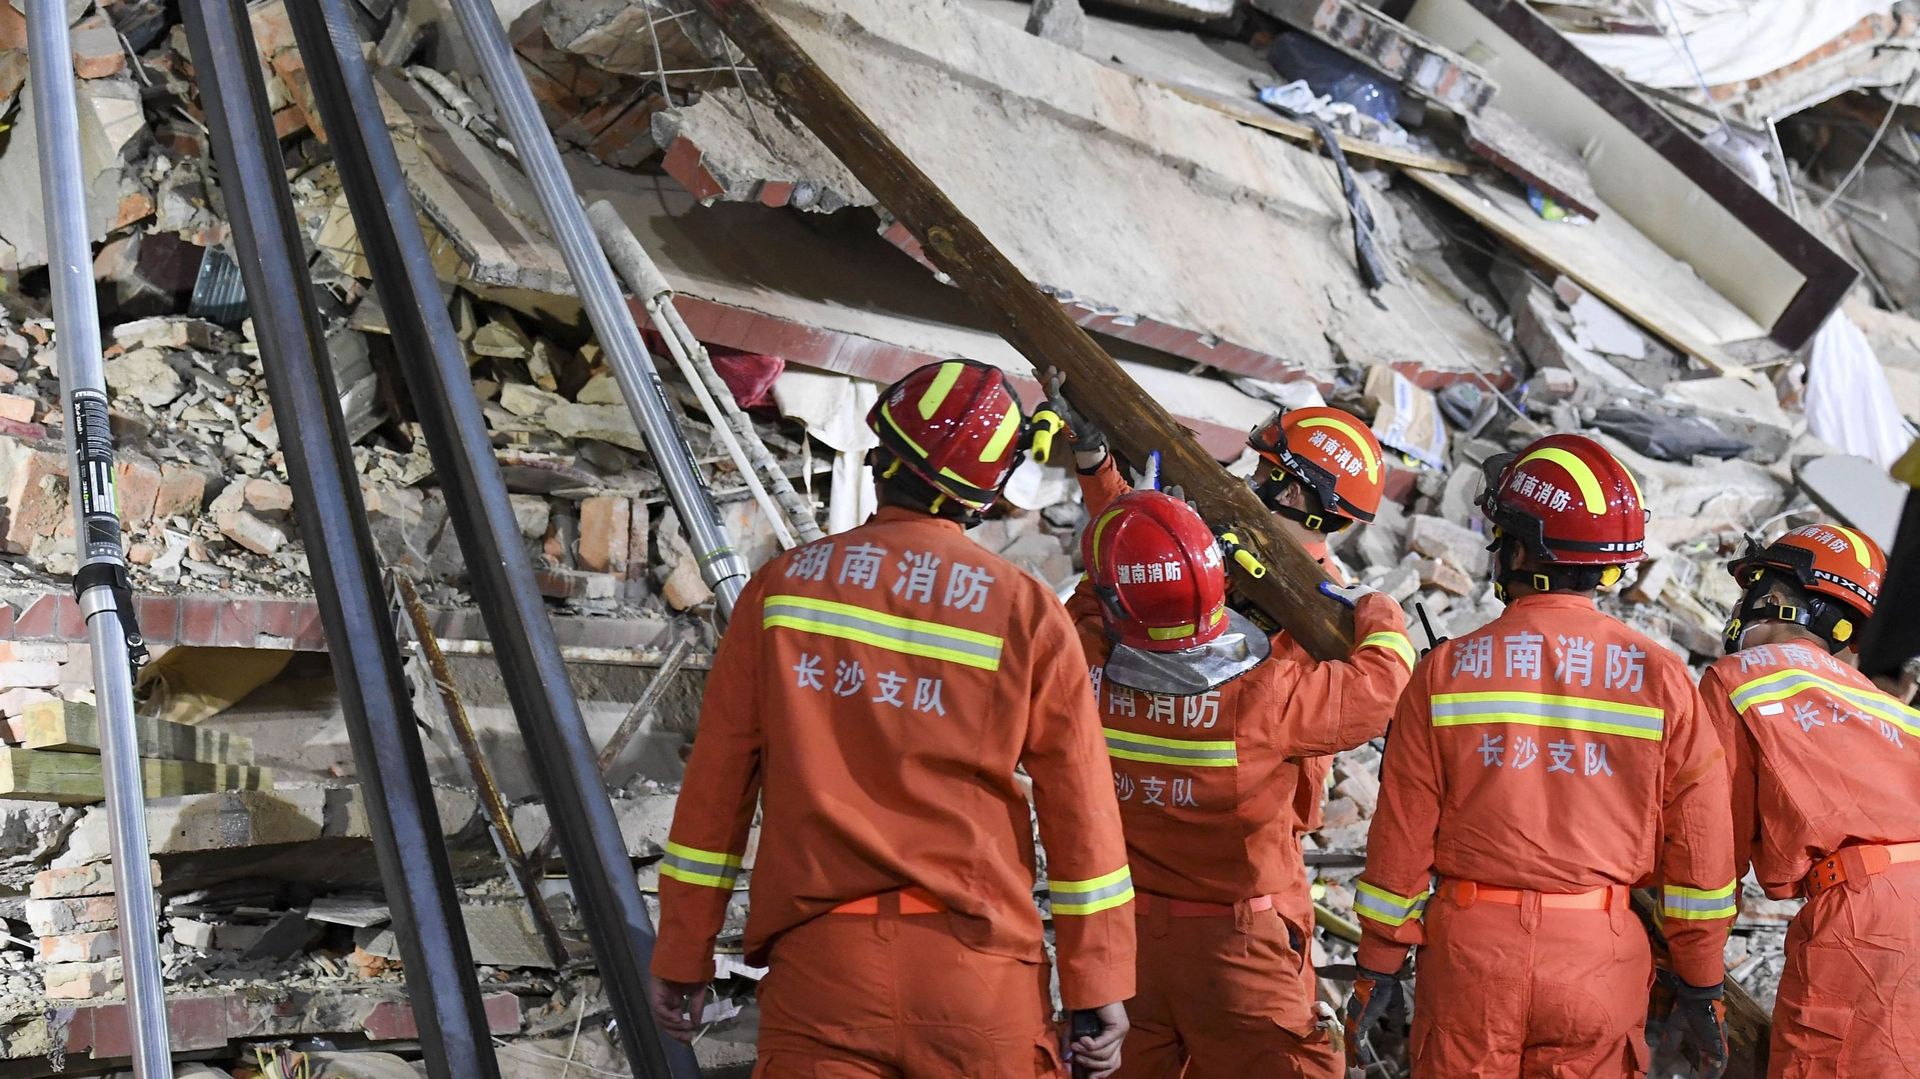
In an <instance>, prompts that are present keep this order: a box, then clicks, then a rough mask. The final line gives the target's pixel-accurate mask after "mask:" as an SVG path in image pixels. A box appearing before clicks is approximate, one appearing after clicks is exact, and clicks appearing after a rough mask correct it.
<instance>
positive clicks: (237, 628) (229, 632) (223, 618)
mask: <svg viewBox="0 0 1920 1079" xmlns="http://www.w3.org/2000/svg"><path fill="white" fill-rule="evenodd" d="M259 635H260V601H259V600H257V599H229V600H225V601H223V602H221V604H220V628H219V636H220V640H219V642H218V643H219V644H222V645H225V646H226V647H228V648H252V647H254V645H256V644H258V643H259V640H258V638H259Z"/></svg>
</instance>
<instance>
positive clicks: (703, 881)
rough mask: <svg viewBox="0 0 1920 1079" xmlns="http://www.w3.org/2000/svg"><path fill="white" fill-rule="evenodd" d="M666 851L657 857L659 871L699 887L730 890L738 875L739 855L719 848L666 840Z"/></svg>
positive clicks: (664, 875)
mask: <svg viewBox="0 0 1920 1079" xmlns="http://www.w3.org/2000/svg"><path fill="white" fill-rule="evenodd" d="M666 849H667V854H666V857H665V858H662V859H661V860H660V875H661V876H663V877H671V878H673V879H674V880H677V881H681V882H683V883H686V884H695V885H699V886H700V887H703V888H723V889H726V890H728V891H732V890H733V882H734V878H736V877H738V876H739V875H740V864H741V858H740V856H739V855H737V854H727V853H725V852H723V851H712V850H701V849H700V848H698V847H689V846H686V845H685V844H682V843H675V842H674V841H672V840H668V841H667V848H666Z"/></svg>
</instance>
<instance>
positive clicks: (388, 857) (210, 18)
mask: <svg viewBox="0 0 1920 1079" xmlns="http://www.w3.org/2000/svg"><path fill="white" fill-rule="evenodd" d="M49 2H50V3H59V2H60V0H49ZM301 2H304V0H301ZM296 6H297V5H296ZM180 12H181V15H182V17H183V18H184V19H185V20H186V25H187V41H188V44H189V46H190V48H191V49H192V53H193V73H194V80H195V81H196V82H197V83H198V84H199V87H200V101H201V104H202V106H203V107H204V111H205V114H206V119H207V129H208V134H209V136H210V138H211V142H212V144H213V161H214V164H215V165H216V166H217V168H218V177H217V179H218V182H219V185H220V194H221V197H222V198H223V199H224V200H225V203H226V210H227V219H228V222H229V224H231V225H232V227H233V236H234V243H235V247H236V249H237V251H238V253H239V256H238V260H237V261H238V262H239V264H240V273H241V276H242V277H243V278H244V279H245V281H246V285H247V295H248V297H250V298H251V299H252V313H253V323H254V328H255V330H256V332H257V335H258V337H259V341H260V365H261V367H262V368H263V369H264V370H265V372H266V376H267V392H268V394H269V395H270V396H271V398H272V401H273V416H274V426H275V427H277V428H279V430H280V445H281V449H282V451H283V452H284V453H285V454H286V460H287V476H288V478H289V479H290V480H291V481H292V483H293V492H294V505H295V508H296V509H297V510H298V514H297V516H298V521H299V525H300V538H301V542H302V544H303V545H304V546H305V548H306V554H307V561H308V565H309V566H311V568H312V571H313V587H314V594H315V598H316V599H317V600H318V601H319V606H320V622H321V624H322V625H323V626H324V627H325V628H326V633H327V650H328V654H329V656H330V657H331V659H332V663H333V677H334V682H335V684H336V685H337V686H338V687H339V690H340V708H341V711H342V712H343V713H344V714H345V717H346V721H347V734H348V736H349V737H350V739H351V740H352V743H353V757H354V762H355V765H356V771H357V773H358V776H359V780H360V789H361V792H362V793H363V794H364V795H365V802H366V809H367V823H368V825H369V826H370V831H371V832H372V834H373V850H374V856H375V859H376V861H377V863H378V865H379V867H380V879H381V881H382V882H383V883H384V885H385V888H386V899H387V903H388V904H389V905H390V906H391V907H392V908H393V927H394V931H395V933H396V934H397V935H398V937H399V942H400V955H401V958H402V960H403V961H404V962H403V968H402V969H403V971H404V973H405V975H406V980H407V997H408V1000H409V1002H410V1003H411V1004H412V1006H413V1014H414V1019H415V1021H416V1022H417V1023H418V1024H419V1027H420V1046H421V1049H422V1050H423V1051H424V1053H425V1055H426V1058H427V1071H428V1074H429V1075H430V1076H432V1077H433V1079H498V1076H499V1075H500V1065H499V1063H498V1062H497V1061H496V1060H495V1059H494V1054H493V1042H492V1040H491V1038H490V1037H489V1036H488V1029H487V1017H486V1012H485V1010H484V1009H483V1007H482V1006H481V1002H480V989H479V986H478V984H477V983H476V981H475V973H474V965H473V952H472V949H471V948H470V947H469V946H468V944H467V934H466V929H465V924H464V922H463V921H462V919H461V916H460V901H459V893H458V891H457V890H456V888H455V885H454V879H453V868H452V866H451V864H450V863H449V862H448V859H447V851H446V845H445V843H444V842H443V840H442V838H441V836H442V832H441V827H440V813H439V810H438V809H437V807H436V806H435V803H434V797H433V788H432V786H431V785H430V784H429V782H428V776H427V760H426V752H425V749H424V748H423V747H422V746H421V744H420V726H419V720H418V719H417V717H415V715H414V713H413V708H412V705H411V703H410V699H409V698H410V691H409V687H408V684H407V677H406V674H405V671H404V669H403V667H402V663H401V659H400V644H399V641H398V640H397V638H396V635H395V628H396V627H395V625H394V621H393V615H392V611H391V609H390V608H389V606H388V604H387V597H386V590H385V589H384V588H383V587H382V586H381V583H380V572H379V567H378V564H377V559H376V557H375V552H374V546H373V534H372V532H371V531H370V529H369V528H368V526H367V510H366V503H365V502H364V501H363V499H362V498H361V495H360V483H359V479H358V477H357V475H356V474H355V472H354V469H353V457H352V454H351V451H350V449H349V447H348V444H347V434H346V421H345V419H344V418H342V416H341V415H340V395H339V393H338V392H337V390H336V387H335V385H334V379H333V369H332V367H331V365H329V364H328V363H327V362H326V356H327V350H326V340H325V337H324V335H323V334H322V332H321V323H320V311H319V308H318V307H317V306H316V304H315V303H314V298H313V282H312V280H311V278H309V276H308V274H307V261H306V252H305V249H304V247H303V245H302V242H301V235H300V230H299V225H298V223H297V220H296V218H295V216H294V209H293V193H292V191H291V190H290V189H289V188H288V186H287V171H286V161H285V159H284V158H283V157H282V155H281V152H280V142H279V140H278V139H276V138H275V137H274V133H273V121H272V117H271V116H270V115H269V114H268V111H267V88H266V83H265V81H264V80H263V79H262V76H261V65H260V53H259V50H258V49H256V48H255V47H254V43H253V27H252V25H251V24H250V23H249V22H248V19H247V11H246V7H245V5H244V4H243V3H242V0H189V2H188V3H184V4H181V5H180Z"/></svg>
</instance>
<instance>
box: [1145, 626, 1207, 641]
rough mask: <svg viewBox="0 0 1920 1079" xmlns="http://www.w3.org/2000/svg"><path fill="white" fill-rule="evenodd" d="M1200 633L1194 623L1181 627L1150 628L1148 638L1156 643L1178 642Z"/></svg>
mask: <svg viewBox="0 0 1920 1079" xmlns="http://www.w3.org/2000/svg"><path fill="white" fill-rule="evenodd" d="M1198 632H1200V631H1199V630H1198V629H1197V628H1195V627H1194V624H1193V623H1192V622H1188V623H1186V624H1185V625H1180V626H1148V627H1147V636H1148V637H1150V638H1152V639H1153V640H1156V641H1177V640H1179V639H1180V638H1182V637H1191V636H1193V635H1194V634H1195V633H1198Z"/></svg>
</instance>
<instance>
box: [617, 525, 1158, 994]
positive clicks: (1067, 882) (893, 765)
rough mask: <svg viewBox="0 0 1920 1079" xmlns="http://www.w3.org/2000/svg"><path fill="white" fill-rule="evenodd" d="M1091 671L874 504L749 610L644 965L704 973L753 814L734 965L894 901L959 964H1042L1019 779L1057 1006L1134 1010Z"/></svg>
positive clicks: (1015, 575)
mask: <svg viewBox="0 0 1920 1079" xmlns="http://www.w3.org/2000/svg"><path fill="white" fill-rule="evenodd" d="M1086 673H1087V667H1086V659H1085V656H1084V655H1083V654H1082V652H1081V650H1080V644H1079V641H1078V640H1077V638H1076V637H1075V636H1074V632H1073V625H1072V623H1071V621H1070V620H1069V619H1068V617H1067V614H1066V612H1065V610H1064V609H1062V607H1061V606H1060V603H1059V601H1058V600H1057V599H1055V597H1054V596H1053V594H1052V593H1051V592H1050V591H1048V590H1047V589H1046V588H1045V587H1044V586H1043V585H1041V584H1040V583H1039V582H1037V581H1035V580H1034V579H1032V578H1031V577H1028V576H1027V575H1026V574H1025V573H1023V572H1022V571H1021V570H1019V569H1018V568H1017V567H1015V566H1013V565H1012V564H1011V563H1009V562H1006V561H1004V560H1002V559H1000V558H998V557H996V556H995V555H993V554H992V553H991V552H988V551H986V550H985V549H983V548H981V547H980V546H978V545H977V544H975V543H973V542H972V541H971V540H969V539H968V538H967V537H966V535H965V534H964V533H963V532H962V531H961V530H960V528H959V526H958V525H956V524H953V523H951V522H947V521H941V520H938V519H936V518H933V517H929V516H927V515H925V514H921V513H915V512H912V511H908V510H902V509H882V510H881V511H880V512H879V513H878V514H876V515H875V517H874V518H873V519H872V520H871V521H870V522H868V523H867V524H865V525H863V526H861V527H859V528H856V529H853V530H851V531H848V532H845V533H842V534H840V535H837V536H832V537H828V538H826V539H823V540H818V541H816V542H814V543H811V544H808V545H806V546H804V547H800V548H796V549H795V550H792V551H789V552H787V553H785V554H784V555H782V556H780V557H779V558H777V559H775V560H773V561H772V562H770V563H768V564H767V565H766V566H765V567H764V568H763V569H761V571H760V572H759V573H757V574H755V575H754V578H753V580H752V581H751V582H749V583H748V585H747V588H746V589H745V591H744V592H743V593H742V596H741V599H740V602H739V604H738V605H737V606H736V608H735V610H734V614H733V622H732V625H731V627H730V628H729V630H728V632H727V633H726V635H725V636H724V637H723V638H722V640H721V643H720V648H719V650H718V652H717V653H716V654H715V656H714V664H713V670H712V672H711V674H710V675H709V676H708V680H707V693H706V699H705V702H704V705H703V707H702V710H701V718H700V731H699V735H698V737H697V738H696V739H695V741H694V746H693V754H692V756H691V758H690V759H689V760H688V762H687V771H686V779H685V783H684V785H683V787H682V794H681V797H680V801H679V804H678V806H677V807H676V810H675V813H674V821H673V828H672V832H671V837H670V841H669V843H668V845H667V854H666V857H665V859H664V860H663V862H662V866H661V878H662V879H661V882H660V890H661V931H660V939H659V943H658V946H657V948H656V950H655V953H654V962H653V970H654V973H655V974H656V975H658V976H660V977H662V978H666V979H669V980H672V981H682V982H695V981H702V980H705V979H706V978H708V977H710V976H711V974H712V948H713V940H714V937H715V935H716V934H717V933H718V932H719V930H720V928H721V923H722V921H723V919H724V917H725V914H726V906H727V902H728V900H729V898H730V897H731V894H732V887H733V882H734V879H735V878H736V877H737V875H738V874H739V872H740V869H741V860H742V857H743V855H744V854H745V848H746V842H747V833H748V827H749V825H750V823H751V822H752V819H753V813H754V803H755V797H756V795H758V796H759V797H760V798H761V799H762V800H763V802H764V812H763V815H762V830H761V836H760V842H759V846H758V853H757V862H756V864H755V866H754V869H753V875H752V882H751V893H750V898H751V906H750V910H749V914H748V919H747V929H746V947H747V954H748V957H749V960H750V961H761V960H763V959H764V958H765V956H766V953H767V950H768V948H769V945H770V944H771V942H772V941H773V940H774V939H775V938H777V937H778V936H779V935H780V934H781V933H782V932H784V931H786V930H788V929H791V928H792V927H794V926H796V925H799V924H801V923H803V922H805V921H807V920H808V919H811V918H815V917H818V916H821V915H823V914H826V913H828V912H829V911H831V910H833V909H834V908H835V907H837V906H840V905H841V904H844V903H847V902H849V901H851V900H855V899H861V898H865V897H867V896H872V895H876V894H880V893H883V892H889V891H893V890H896V889H901V888H907V887H918V888H923V889H925V890H927V891H929V892H931V893H933V894H934V895H935V896H937V897H938V898H939V900H940V901H941V903H942V904H943V905H944V906H945V907H946V908H947V913H946V914H945V915H944V917H946V918H948V919H949V921H950V924H951V925H952V928H953V931H954V932H955V934H956V935H958V936H959V937H960V938H961V939H962V940H963V941H965V942H966V943H968V944H969V945H971V946H972V947H974V948H976V949H978V950H982V951H987V952H992V953H995V954H1002V955H1011V956H1015V957H1018V958H1023V959H1029V960H1033V961H1038V960H1040V959H1041V957H1042V955H1043V949H1042V939H1041V923H1040V917H1039V914H1038V912H1037V910H1036V908H1035V906H1034V901H1033V896H1034V848H1033V841H1032V825H1031V818H1030V816H1029V809H1028V803H1027V799H1026V797H1025V795H1024V794H1023V792H1022V789H1021V784H1020V783H1019V782H1018V780H1017V779H1016V776H1015V769H1016V768H1017V767H1020V766H1024V768H1025V770H1026V772H1027V774H1028V775H1029V776H1030V777H1031V778H1032V782H1033V799H1034V805H1035V807H1036V808H1037V810H1038V814H1039V821H1040V831H1041V836H1042V839H1043V841H1044V842H1045V845H1046V849H1047V855H1048V865H1047V876H1048V887H1049V892H1050V896H1049V898H1050V901H1051V907H1052V912H1053V915H1054V920H1055V927H1056V933H1057V936H1058V945H1059V956H1060V975H1061V985H1062V994H1063V997H1064V999H1065V1002H1066V1006H1067V1007H1069V1008H1084V1007H1092V1006H1095V1005H1099V1004H1105V1003H1110V1002H1113V1001H1117V1000H1122V999H1125V998H1126V997H1128V996H1131V995H1132V993H1133V978H1134V947H1133V908H1132V905H1131V901H1132V897H1133V888H1132V881H1131V877H1130V875H1129V872H1128V868H1127V862H1126V852H1125V845H1124V843H1123V841H1122V839H1121V834H1120V814H1119V808H1118V806H1117V805H1116V803H1115V800H1114V794H1113V783H1112V778H1111V776H1110V774H1109V773H1108V771H1107V768H1106V751H1105V748H1104V747H1103V745H1102V743H1101V737H1100V724H1099V721H1098V719H1097V717H1096V716H1095V714H1094V708H1093V698H1092V694H1091V693H1090V692H1089V690H1088V687H1087V679H1086Z"/></svg>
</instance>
